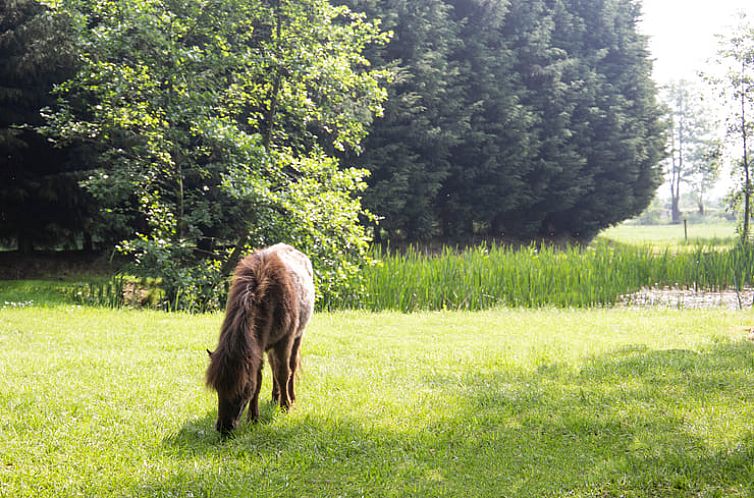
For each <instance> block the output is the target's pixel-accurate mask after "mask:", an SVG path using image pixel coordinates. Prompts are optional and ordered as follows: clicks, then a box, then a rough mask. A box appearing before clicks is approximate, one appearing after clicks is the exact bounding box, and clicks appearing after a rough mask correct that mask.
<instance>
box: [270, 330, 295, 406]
mask: <svg viewBox="0 0 754 498" xmlns="http://www.w3.org/2000/svg"><path fill="white" fill-rule="evenodd" d="M292 342H293V340H282V341H280V342H279V343H277V344H276V345H275V346H274V347H273V348H272V356H273V357H274V358H275V359H274V361H273V362H272V363H274V364H273V366H272V368H273V372H274V373H275V385H276V386H277V388H278V389H279V392H280V398H279V400H278V401H279V403H280V408H282V409H283V410H288V408H290V406H291V398H290V394H289V393H288V383H289V381H290V378H291V365H290V357H291V348H292V345H293V344H292ZM273 395H274V392H273Z"/></svg>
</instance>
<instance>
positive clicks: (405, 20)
mask: <svg viewBox="0 0 754 498" xmlns="http://www.w3.org/2000/svg"><path fill="white" fill-rule="evenodd" d="M431 4H432V5H434V6H437V3H436V2H432V3H431ZM445 4H446V6H447V8H445V9H439V7H438V8H437V9H436V10H435V11H433V12H441V13H442V15H438V16H436V17H432V18H431V17H428V16H418V15H416V14H414V15H413V17H412V15H409V13H408V12H409V11H408V10H405V9H404V10H400V8H398V7H399V5H403V6H404V7H405V4H401V3H399V2H376V3H375V2H372V3H371V4H370V5H371V9H372V10H371V11H370V14H372V13H373V14H372V15H375V16H377V17H384V18H385V19H388V20H392V21H390V22H391V24H389V27H390V28H391V29H393V30H394V31H395V39H394V41H393V43H392V44H391V45H390V46H389V47H390V48H391V50H390V51H387V50H386V51H383V52H381V53H380V54H379V57H374V58H373V59H372V60H373V62H374V63H376V64H377V65H381V66H389V65H390V64H394V65H397V66H398V67H399V69H400V72H399V76H400V77H401V79H399V81H402V82H405V83H404V84H398V85H395V86H394V87H393V88H392V90H391V91H392V95H391V96H392V102H389V103H388V108H387V112H386V118H385V119H383V120H379V121H377V122H376V123H375V126H374V130H373V132H372V135H371V137H370V138H369V140H368V141H367V143H366V147H367V151H366V155H365V158H364V160H365V163H366V164H371V166H370V167H371V168H372V169H373V171H374V172H375V177H374V178H373V180H372V182H373V186H375V187H377V188H375V189H373V190H369V191H367V192H366V196H367V202H368V203H369V202H371V205H372V206H374V209H375V210H376V212H377V213H378V214H384V215H385V217H386V220H385V222H384V225H385V226H388V227H390V230H388V232H389V235H391V236H392V235H394V234H396V233H400V234H402V235H403V236H405V237H406V238H409V239H421V238H423V237H424V236H425V235H428V234H434V233H437V237H436V238H441V239H443V240H445V241H469V240H470V239H471V238H473V237H485V238H486V237H493V238H511V239H536V238H542V237H545V238H550V237H554V238H558V237H568V238H576V239H588V238H590V237H592V236H593V235H594V234H595V233H596V232H597V231H598V230H600V229H601V228H604V227H606V226H609V225H611V224H614V223H617V222H619V221H621V220H623V219H625V218H627V217H630V216H632V215H634V214H637V213H638V212H640V211H641V209H642V208H643V207H644V206H646V205H647V204H648V203H649V201H650V200H651V198H652V195H653V193H654V190H655V189H656V187H657V186H658V184H659V180H660V168H659V162H660V160H661V159H662V157H663V147H664V136H665V135H664V129H663V125H662V123H661V119H660V118H661V116H662V112H661V110H660V107H659V106H658V105H657V102H656V99H655V93H656V92H655V88H654V85H653V83H652V82H651V80H650V69H651V65H650V62H649V56H648V52H647V48H646V40H645V38H644V37H643V36H642V35H640V34H639V33H638V32H637V28H636V23H637V19H638V15H639V7H638V5H637V4H636V3H635V2H632V1H630V0H583V1H576V0H526V1H524V0H507V1H496V2H487V1H482V0H446V2H445ZM411 5H412V7H411V8H413V9H417V12H427V5H429V2H427V1H422V2H415V3H412V4H411ZM420 5H421V6H424V10H422V9H421V8H420ZM425 23H427V24H432V25H431V26H428V27H422V26H423V25H424V24H425ZM438 23H441V24H438ZM438 26H441V27H442V30H440V29H439V28H438ZM423 33H435V34H436V35H438V36H439V35H443V36H444V38H443V40H442V50H434V49H436V48H437V47H438V42H437V36H435V39H434V45H432V46H431V47H432V49H433V50H430V48H428V47H429V46H428V45H427V44H426V43H424V44H422V43H419V42H417V40H431V38H428V37H422V36H421V35H422V34H423ZM417 54H424V55H425V56H427V55H429V54H431V55H432V56H433V57H432V58H431V61H432V64H435V65H438V64H439V66H437V67H439V68H441V70H440V71H434V72H433V71H428V70H427V69H426V64H424V63H423V61H424V60H425V59H423V58H422V57H417ZM425 58H426V57H425ZM438 88H442V90H443V92H442V93H441V94H440V95H442V97H443V99H442V100H439V101H438V100H437V99H436V98H435V99H434V100H433V99H432V98H431V95H432V94H431V92H430V90H433V89H438ZM434 95H437V94H434ZM402 102H412V103H417V106H418V105H419V104H421V103H425V102H430V103H434V102H439V104H440V107H439V110H436V109H434V108H432V107H429V106H426V107H419V109H420V111H421V112H419V113H416V112H414V114H412V113H411V112H408V111H407V110H410V109H412V108H411V107H410V106H405V105H404V106H403V107H402V108H400V109H401V110H403V112H398V109H399V104H397V103H402ZM416 108H417V107H414V108H413V109H416ZM397 116H400V117H401V118H402V119H403V121H400V120H399V119H397V118H396V117H397ZM391 118H392V119H391ZM441 119H445V121H442V120H441ZM401 122H402V123H404V126H397V124H398V123H401ZM447 124H450V126H447ZM412 125H416V129H414V130H412V131H411V132H409V131H408V130H410V129H411V126H412ZM426 130H448V131H450V133H447V134H440V135H435V137H436V139H437V140H435V141H430V142H424V141H423V140H422V137H423V136H425V135H422V131H423V132H424V133H426ZM423 143H429V144H430V145H431V147H430V148H428V149H424V148H422V147H419V146H417V144H423ZM443 158H444V160H442V161H440V160H439V159H443ZM437 164H442V165H443V166H442V168H439V169H432V168H430V167H428V166H427V165H433V166H434V165H437ZM417 171H420V172H423V173H426V172H430V174H429V175H426V174H425V175H424V176H422V175H417V174H415V173H416V172H417ZM409 213H410V215H409ZM409 219H423V220H436V222H435V223H437V224H439V225H438V226H437V229H436V230H434V229H433V230H432V231H431V232H429V233H428V232H426V231H420V230H417V229H416V228H415V226H416V225H411V224H410V222H409ZM419 234H421V235H419Z"/></svg>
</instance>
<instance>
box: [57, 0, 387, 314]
mask: <svg viewBox="0 0 754 498" xmlns="http://www.w3.org/2000/svg"><path fill="white" fill-rule="evenodd" d="M60 9H61V11H62V12H65V13H67V14H68V15H70V16H72V17H73V18H75V19H76V20H77V26H78V27H79V30H78V41H79V45H80V47H81V60H82V67H81V68H80V70H79V71H78V73H77V74H76V75H75V76H74V77H73V78H71V79H70V80H69V81H67V82H66V83H65V84H63V85H61V86H60V96H61V101H60V103H59V105H58V107H57V108H56V110H55V112H54V113H53V114H51V115H50V118H49V119H50V121H49V126H48V130H47V131H48V132H49V133H50V135H51V136H53V137H54V138H55V139H56V140H57V141H58V142H60V143H66V142H67V141H69V140H90V141H93V142H94V143H96V144H97V147H98V150H99V151H100V168H99V169H98V170H97V171H96V172H94V173H93V174H92V175H91V176H90V178H89V179H88V180H87V181H86V183H85V185H86V187H87V189H88V191H89V192H90V193H91V194H92V195H93V196H94V197H95V198H97V199H98V200H99V202H100V203H101V204H102V205H103V207H104V208H105V211H106V215H108V216H111V217H127V218H129V219H130V221H129V223H131V224H132V226H134V228H135V233H134V234H133V235H132V236H131V237H129V238H128V239H126V240H123V241H122V242H121V244H120V245H119V247H120V249H121V250H122V251H123V252H125V253H127V254H130V255H132V257H133V258H134V261H135V262H136V264H137V268H136V269H137V270H138V271H139V272H140V273H142V274H144V275H147V276H155V277H160V278H161V279H162V282H163V286H164V288H165V290H166V293H167V297H168V299H170V300H174V299H176V298H177V297H178V296H179V294H180V295H183V296H184V297H186V298H187V300H188V298H191V299H192V300H194V301H196V303H198V305H200V306H209V305H212V304H215V305H217V304H219V302H220V299H218V293H217V292H216V287H217V285H218V284H219V282H221V281H222V278H223V276H224V275H226V274H228V273H230V271H231V270H232V269H233V266H234V264H235V262H236V261H237V260H238V258H239V257H240V256H241V255H242V254H243V253H244V252H245V251H247V250H249V249H250V248H251V247H260V246H264V245H268V244H271V243H273V242H279V241H286V242H289V243H292V244H293V245H295V246H297V247H298V248H299V249H301V250H303V251H305V252H307V253H308V254H309V255H310V256H311V257H312V260H313V262H314V265H315V272H316V274H317V281H318V284H319V289H320V296H322V295H323V294H324V295H327V296H332V295H333V294H335V293H337V292H341V291H345V290H344V289H346V288H345V286H346V285H347V282H349V281H351V278H352V277H353V276H354V275H356V274H357V271H358V265H359V264H360V263H361V262H363V260H364V258H365V250H366V243H367V234H366V233H365V231H364V229H363V227H362V226H360V225H359V216H362V215H365V216H368V213H365V212H364V211H363V209H362V208H361V204H360V200H359V198H358V192H359V191H360V190H362V189H363V187H364V184H363V181H362V177H363V176H364V172H363V171H362V170H357V169H353V168H342V169H341V168H339V164H338V161H337V160H336V159H335V158H334V157H333V156H332V155H331V154H328V151H346V150H349V149H350V150H357V149H358V147H359V142H360V140H361V139H362V138H363V137H364V135H365V133H366V130H367V128H368V126H369V124H370V122H371V119H372V116H373V114H375V113H379V112H380V111H381V102H382V101H383V100H384V97H385V94H384V91H383V90H382V89H381V88H380V84H379V80H380V78H381V77H382V73H380V72H378V71H377V72H376V71H373V70H371V69H370V68H369V67H368V62H367V61H366V60H365V59H364V57H363V56H362V55H361V52H362V50H363V49H364V47H365V45H366V44H370V43H373V42H377V41H379V40H383V39H384V36H383V35H382V34H381V33H380V31H379V29H378V27H377V25H376V24H375V23H372V22H370V21H367V20H365V18H364V16H361V15H357V14H354V13H352V12H350V11H349V10H348V9H346V8H344V7H338V8H335V7H332V6H331V5H330V4H329V3H328V2H327V1H325V0H305V1H292V0H270V1H256V0H255V1H246V0H212V1H207V2H197V1H193V0H167V1H164V2H143V1H141V0H117V1H115V0H112V1H110V0H101V1H98V2H90V1H88V0H62V1H61V3H60ZM346 290H348V289H346Z"/></svg>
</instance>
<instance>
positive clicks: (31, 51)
mask: <svg viewBox="0 0 754 498" xmlns="http://www.w3.org/2000/svg"><path fill="white" fill-rule="evenodd" d="M69 28H70V27H69V22H68V19H66V18H64V17H54V16H53V15H51V13H50V12H49V10H48V9H47V8H46V7H45V6H44V5H42V4H40V3H39V2H36V1H33V0H0V239H4V240H5V241H6V242H10V241H15V242H16V243H17V245H18V248H19V250H20V251H23V252H29V251H31V250H32V249H33V248H34V245H35V244H37V245H39V244H42V245H44V246H55V245H73V244H74V243H75V239H76V237H77V236H79V235H81V233H82V232H86V233H88V230H87V228H90V227H88V226H87V225H88V224H89V220H90V219H91V214H92V211H93V205H92V199H91V198H90V197H89V196H88V195H86V194H85V193H84V192H83V191H82V190H81V189H80V188H79V185H78V181H79V180H80V179H81V178H82V177H83V173H82V172H81V168H82V165H81V164H80V162H79V161H78V160H77V159H79V158H78V157H77V156H76V155H74V154H73V151H72V150H70V149H69V150H60V149H56V148H54V147H53V145H52V144H51V143H50V142H49V141H48V140H47V139H46V138H45V137H43V136H41V135H40V134H39V133H37V131H36V130H35V127H36V126H39V125H41V124H43V119H42V116H41V114H40V110H41V109H42V108H43V107H45V106H48V105H50V104H52V102H53V101H54V97H53V96H52V95H51V92H52V89H53V86H54V85H55V84H56V83H59V82H62V81H63V80H64V79H65V78H67V77H68V76H70V75H71V74H73V72H74V68H75V61H76V60H75V53H74V50H73V46H72V40H71V36H70V34H71V30H70V29H69Z"/></svg>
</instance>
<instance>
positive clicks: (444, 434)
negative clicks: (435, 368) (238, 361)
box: [134, 342, 754, 496]
mask: <svg viewBox="0 0 754 498" xmlns="http://www.w3.org/2000/svg"><path fill="white" fill-rule="evenodd" d="M753 372H754V347H753V346H752V345H751V344H749V343H743V342H742V343H721V344H716V345H712V346H710V347H708V348H706V349H702V350H700V351H691V350H677V349H676V350H650V349H648V348H646V347H631V348H624V349H621V350H618V351H613V352H611V353H608V354H603V355H600V356H597V357H594V358H591V359H590V360H588V361H586V362H584V363H583V364H581V365H577V366H575V365H570V364H559V363H547V364H542V365H539V366H538V367H537V368H535V369H530V370H515V369H501V370H497V371H487V372H477V373H475V372H471V373H468V374H466V375H464V376H461V377H460V378H459V377H458V376H452V375H447V376H442V375H440V376H438V375H434V376H432V377H426V378H424V379H423V382H424V385H425V386H426V387H427V389H429V390H431V391H432V393H433V394H432V398H431V400H430V401H427V402H428V403H430V404H431V405H432V407H433V409H435V411H433V412H432V416H430V417H429V418H428V419H425V420H423V421H421V422H417V423H416V424H414V425H412V426H408V427H405V426H401V425H400V424H393V425H390V424H381V423H374V420H368V419H365V418H364V417H363V414H361V415H359V416H354V415H353V414H351V413H350V412H349V410H348V407H347V406H344V407H333V408H332V410H331V411H328V412H326V413H322V414H321V416H317V417H315V416H313V415H311V416H309V415H307V416H305V417H296V418H295V419H289V420H281V421H280V423H277V419H276V417H277V416H278V414H277V412H276V409H273V408H272V407H271V406H270V405H268V404H264V405H263V406H264V407H265V411H264V413H263V422H262V423H259V424H248V423H245V424H243V425H242V426H241V427H240V428H239V430H238V431H237V433H236V436H235V437H234V438H233V439H230V440H227V441H222V440H221V439H220V438H219V436H218V435H217V433H216V432H215V431H214V415H215V414H214V413H208V414H207V415H205V416H204V417H201V418H198V419H193V420H189V421H187V422H186V423H185V424H184V426H183V428H182V429H181V430H180V431H179V433H178V434H177V435H175V436H173V437H171V438H167V439H166V440H165V441H164V446H165V450H166V452H167V453H168V454H169V455H170V456H171V457H174V458H178V459H179V460H182V461H185V462H202V463H203V465H200V466H196V465H195V466H194V467H192V468H189V466H188V465H180V466H179V468H180V469H181V470H179V471H175V472H173V473H172V474H169V475H165V476H160V477H158V478H155V479H153V480H151V481H149V480H147V481H146V482H143V483H141V484H140V487H139V488H138V489H137V490H135V493H134V494H139V493H141V492H144V491H145V490H147V491H149V490H151V491H154V490H158V491H159V492H160V493H163V494H170V493H172V494H179V495H180V494H186V493H187V492H191V493H192V494H194V495H195V496H196V495H209V496H243V495H248V493H249V490H252V489H253V490H254V494H255V495H256V496H301V495H304V496H311V495H321V496H329V495H345V496H350V495H362V494H363V495H371V496H383V495H393V496H542V495H555V496H563V495H576V496H621V495H623V496H690V495H697V494H698V495H710V496H730V495H739V496H752V495H754V487H753V486H752V484H751V483H752V482H754V464H753V463H752V462H754V433H752V430H751V425H750V424H747V423H746V421H747V420H750V419H751V417H752V416H754V404H753V403H752V400H753V399H754V391H753V389H752V386H751V376H752V373H753ZM294 409H295V408H294ZM280 416H281V417H285V415H282V414H281V415H280ZM379 416H380V414H379V413H375V420H378V418H379ZM387 427H390V428H387Z"/></svg>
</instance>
